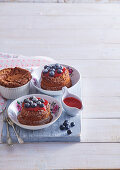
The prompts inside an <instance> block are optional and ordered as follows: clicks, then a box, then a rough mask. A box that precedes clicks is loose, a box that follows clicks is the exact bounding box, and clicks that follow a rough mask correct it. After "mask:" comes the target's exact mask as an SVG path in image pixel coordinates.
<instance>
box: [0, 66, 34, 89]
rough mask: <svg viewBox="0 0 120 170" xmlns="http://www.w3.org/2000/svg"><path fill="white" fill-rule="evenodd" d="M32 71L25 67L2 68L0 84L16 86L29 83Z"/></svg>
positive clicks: (10, 86)
mask: <svg viewBox="0 0 120 170" xmlns="http://www.w3.org/2000/svg"><path fill="white" fill-rule="evenodd" d="M31 78H32V76H31V73H30V72H29V71H28V70H26V69H23V68H20V67H15V68H5V69H2V70H0V85H2V86H5V87H9V88H14V87H20V86H23V85H25V84H27V83H28V82H29V81H30V80H31Z"/></svg>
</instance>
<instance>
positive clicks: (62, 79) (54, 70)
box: [41, 64, 72, 91]
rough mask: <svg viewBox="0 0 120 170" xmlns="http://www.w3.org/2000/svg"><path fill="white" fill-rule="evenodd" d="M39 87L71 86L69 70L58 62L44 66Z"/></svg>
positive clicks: (47, 88) (55, 88)
mask: <svg viewBox="0 0 120 170" xmlns="http://www.w3.org/2000/svg"><path fill="white" fill-rule="evenodd" d="M41 79H42V80H41V88H42V89H45V90H53V91H57V90H61V89H62V87H64V86H66V87H68V88H69V87H71V86H72V82H71V78H70V75H69V71H68V69H67V68H66V67H63V66H62V65H60V64H52V65H49V66H48V65H46V66H44V70H43V71H42V74H41Z"/></svg>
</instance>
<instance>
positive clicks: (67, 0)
mask: <svg viewBox="0 0 120 170" xmlns="http://www.w3.org/2000/svg"><path fill="white" fill-rule="evenodd" d="M0 2H28V3H30V2H34V3H35V2H36V3H120V0H0Z"/></svg>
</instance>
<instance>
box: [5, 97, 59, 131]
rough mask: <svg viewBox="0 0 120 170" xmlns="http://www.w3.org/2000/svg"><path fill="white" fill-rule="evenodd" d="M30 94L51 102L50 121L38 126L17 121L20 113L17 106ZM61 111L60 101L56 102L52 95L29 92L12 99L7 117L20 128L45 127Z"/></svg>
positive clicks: (34, 128) (53, 120) (56, 117)
mask: <svg viewBox="0 0 120 170" xmlns="http://www.w3.org/2000/svg"><path fill="white" fill-rule="evenodd" d="M30 96H36V97H40V98H44V99H46V100H48V102H49V103H51V109H52V116H53V119H52V121H51V122H50V123H47V124H44V125H38V126H28V125H23V124H21V123H19V122H18V119H17V116H18V114H19V113H20V112H19V111H18V110H19V107H20V106H21V103H22V102H23V100H24V99H25V98H28V97H30ZM17 102H19V103H20V104H17ZM61 113H62V106H61V104H60V102H58V101H57V100H56V99H54V98H53V97H50V96H47V95H43V94H31V95H26V96H23V97H20V98H18V99H16V100H14V101H13V102H12V103H11V104H10V105H9V107H8V116H9V118H10V119H11V120H12V121H13V122H14V123H15V124H16V125H18V126H20V127H22V128H25V129H30V130H38V129H43V128H46V127H48V126H50V125H52V124H53V123H54V122H55V121H56V120H57V119H58V118H59V117H60V115H61Z"/></svg>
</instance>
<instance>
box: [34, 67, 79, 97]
mask: <svg viewBox="0 0 120 170" xmlns="http://www.w3.org/2000/svg"><path fill="white" fill-rule="evenodd" d="M61 65H63V66H64V67H66V68H68V70H69V73H70V77H71V81H72V86H71V87H70V88H69V89H71V88H73V87H74V86H75V85H76V84H77V83H78V81H79V80H80V74H79V72H78V71H77V70H76V69H75V68H73V67H71V66H68V65H64V64H61ZM42 70H43V67H39V68H37V69H35V70H34V71H33V72H32V80H31V83H32V85H33V86H34V87H35V88H36V89H37V90H38V91H39V92H42V93H44V94H48V95H51V96H56V95H61V94H62V90H58V91H52V90H44V89H42V88H41V86H40V84H41V72H42Z"/></svg>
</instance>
